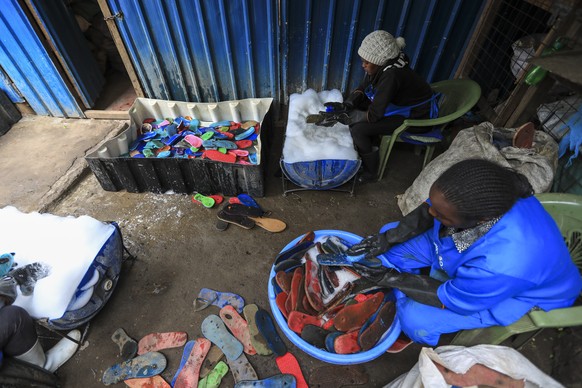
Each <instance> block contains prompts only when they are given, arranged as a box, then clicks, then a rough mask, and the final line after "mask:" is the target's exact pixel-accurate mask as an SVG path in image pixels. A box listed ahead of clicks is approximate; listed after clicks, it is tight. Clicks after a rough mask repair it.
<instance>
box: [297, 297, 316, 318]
mask: <svg viewBox="0 0 582 388" xmlns="http://www.w3.org/2000/svg"><path fill="white" fill-rule="evenodd" d="M301 306H302V307H303V311H305V314H307V315H313V316H314V317H315V316H317V315H319V314H320V313H319V312H318V311H315V310H314V309H313V307H311V303H309V299H307V295H303V300H302V301H301Z"/></svg>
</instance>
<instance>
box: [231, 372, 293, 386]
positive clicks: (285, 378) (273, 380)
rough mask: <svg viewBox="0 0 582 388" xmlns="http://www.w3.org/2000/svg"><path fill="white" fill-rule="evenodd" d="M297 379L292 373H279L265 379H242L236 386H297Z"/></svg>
mask: <svg viewBox="0 0 582 388" xmlns="http://www.w3.org/2000/svg"><path fill="white" fill-rule="evenodd" d="M296 386H297V380H296V379H295V376H293V375H290V374H283V373H281V374H278V375H275V376H271V377H268V378H266V379H263V380H256V381H248V380H247V381H240V382H238V383H237V384H236V385H235V386H234V388H295V387H296Z"/></svg>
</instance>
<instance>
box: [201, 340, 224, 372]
mask: <svg viewBox="0 0 582 388" xmlns="http://www.w3.org/2000/svg"><path fill="white" fill-rule="evenodd" d="M223 357H224V353H222V350H220V348H219V347H218V346H214V345H212V346H211V347H210V350H209V351H208V353H207V354H206V358H205V359H204V362H203V363H202V366H201V367H200V378H203V377H206V376H208V374H209V373H210V372H212V370H214V367H215V366H216V364H218V362H219V361H220V360H222V358H223Z"/></svg>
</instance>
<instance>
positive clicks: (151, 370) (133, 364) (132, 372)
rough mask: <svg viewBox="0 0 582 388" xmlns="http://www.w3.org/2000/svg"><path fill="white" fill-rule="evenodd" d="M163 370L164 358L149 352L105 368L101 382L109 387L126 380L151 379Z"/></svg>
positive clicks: (164, 366)
mask: <svg viewBox="0 0 582 388" xmlns="http://www.w3.org/2000/svg"><path fill="white" fill-rule="evenodd" d="M164 369H166V357H164V355H163V354H162V353H158V352H150V353H146V354H143V355H141V356H137V357H135V358H132V359H131V360H128V361H124V362H122V363H119V364H115V365H113V366H111V367H109V368H107V369H106V370H105V372H104V373H103V377H102V379H101V382H103V384H105V385H111V384H116V383H119V382H121V381H123V380H127V379H135V378H141V377H152V376H155V375H159V374H160V373H162V372H163V371H164Z"/></svg>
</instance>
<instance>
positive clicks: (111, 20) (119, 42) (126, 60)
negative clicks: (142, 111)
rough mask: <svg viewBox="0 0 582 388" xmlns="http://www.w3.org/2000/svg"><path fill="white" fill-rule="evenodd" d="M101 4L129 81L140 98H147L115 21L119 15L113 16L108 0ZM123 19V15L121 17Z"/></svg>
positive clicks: (102, 0)
mask: <svg viewBox="0 0 582 388" xmlns="http://www.w3.org/2000/svg"><path fill="white" fill-rule="evenodd" d="M97 2H98V3H99V8H101V12H102V13H103V20H105V22H106V23H107V27H108V28H109V32H111V37H112V38H113V42H115V46H116V47H117V51H119V55H120V56H121V59H122V61H123V64H124V65H125V70H127V75H129V79H130V80H131V84H132V85H133V89H134V90H135V94H136V95H137V96H138V97H145V95H144V92H143V88H142V87H141V84H140V82H139V78H138V76H137V74H136V72H135V69H134V67H133V63H132V62H131V57H130V56H129V54H128V52H127V49H126V48H125V45H124V44H123V39H121V34H120V33H119V30H118V29H117V24H115V19H116V18H117V15H113V14H111V10H110V9H109V6H108V5H107V0H97ZM121 17H123V15H121Z"/></svg>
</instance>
